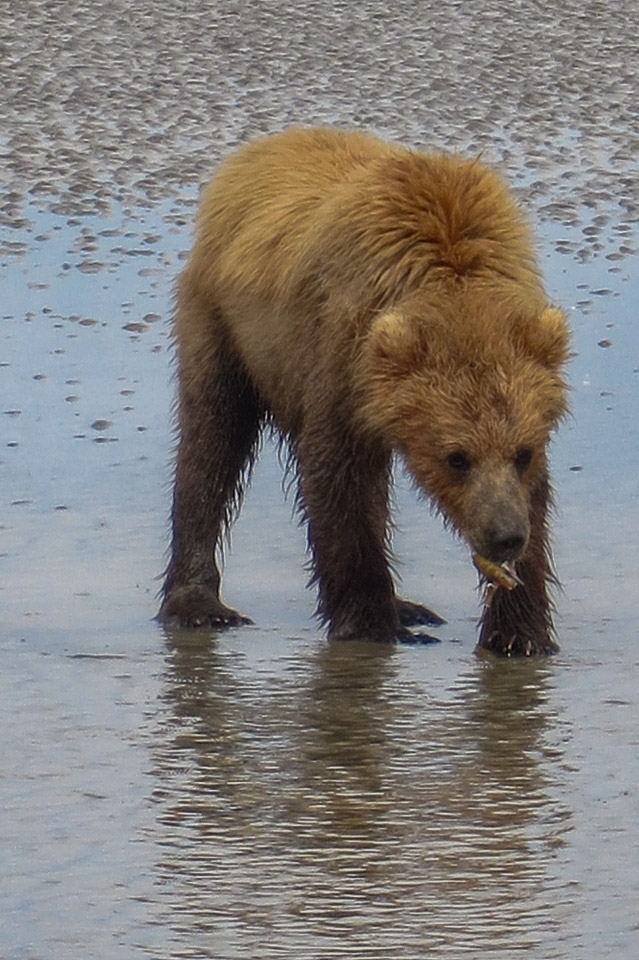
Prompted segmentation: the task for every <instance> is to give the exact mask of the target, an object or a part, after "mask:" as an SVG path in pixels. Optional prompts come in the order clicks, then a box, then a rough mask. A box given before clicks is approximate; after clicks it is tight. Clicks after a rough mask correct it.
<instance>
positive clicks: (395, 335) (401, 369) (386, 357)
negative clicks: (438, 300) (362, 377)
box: [366, 310, 425, 378]
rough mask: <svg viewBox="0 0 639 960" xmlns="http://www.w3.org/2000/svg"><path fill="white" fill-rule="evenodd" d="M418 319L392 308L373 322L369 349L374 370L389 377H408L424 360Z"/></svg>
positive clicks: (423, 348)
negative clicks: (416, 320)
mask: <svg viewBox="0 0 639 960" xmlns="http://www.w3.org/2000/svg"><path fill="white" fill-rule="evenodd" d="M419 334H420V332H419V328H418V327H417V324H416V323H415V321H414V320H413V319H412V318H411V317H409V316H407V315H406V314H405V313H403V312H402V311H401V310H389V311H388V312H387V313H384V314H382V315H381V316H380V317H377V319H376V320H374V321H373V324H372V326H371V328H370V330H369V333H368V337H367V344H366V352H367V354H368V359H369V362H370V363H371V364H372V366H373V367H374V369H375V370H376V371H378V372H380V373H382V372H383V373H384V374H385V375H386V376H387V377H398V378H399V377H407V376H409V375H410V374H411V373H413V372H414V371H415V370H417V369H418V367H420V366H421V365H422V363H423V361H424V354H425V344H424V341H423V338H422V337H420V335H419Z"/></svg>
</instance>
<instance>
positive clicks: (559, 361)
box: [527, 307, 570, 370]
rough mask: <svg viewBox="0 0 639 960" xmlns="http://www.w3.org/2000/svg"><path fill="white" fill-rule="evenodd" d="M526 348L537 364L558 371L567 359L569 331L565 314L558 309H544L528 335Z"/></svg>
mask: <svg viewBox="0 0 639 960" xmlns="http://www.w3.org/2000/svg"><path fill="white" fill-rule="evenodd" d="M527 339H528V347H529V349H530V351H531V353H532V354H533V356H534V357H535V359H536V360H538V361H539V363H541V364H542V366H544V367H546V368H547V369H549V370H558V369H559V367H561V366H563V364H564V363H565V362H566V360H567V359H568V352H569V349H570V330H569V328H568V321H567V319H566V314H565V313H564V312H563V310H559V309H558V307H546V308H545V309H544V310H542V312H541V313H540V314H539V317H538V318H537V322H536V323H535V325H534V326H533V327H532V328H531V329H530V331H529V334H528V338H527Z"/></svg>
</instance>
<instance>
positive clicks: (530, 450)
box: [359, 287, 569, 563]
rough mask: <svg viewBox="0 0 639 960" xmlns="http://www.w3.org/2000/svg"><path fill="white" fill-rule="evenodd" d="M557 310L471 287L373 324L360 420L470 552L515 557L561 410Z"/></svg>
mask: <svg viewBox="0 0 639 960" xmlns="http://www.w3.org/2000/svg"><path fill="white" fill-rule="evenodd" d="M568 349H569V332H568V326H567V322H566V317H565V315H564V314H563V313H562V311H560V310H559V309H557V308H555V307H552V306H545V307H544V306H539V307H537V308H536V309H534V310H531V309H525V308H524V306H523V305H522V303H521V302H518V301H517V300H516V299H514V300H513V298H505V297H504V298H500V297H499V296H498V295H496V294H495V293H494V292H491V291H489V290H476V289H473V288H472V287H469V288H468V289H466V290H464V291H462V292H460V293H458V294H451V295H449V296H441V295H438V296H437V297H428V296H426V295H424V294H422V295H420V296H417V297H413V298H411V299H410V300H408V301H404V302H402V303H400V304H399V305H398V306H397V307H394V308H392V309H390V310H388V311H387V312H385V313H383V314H381V315H380V316H378V317H377V318H376V319H375V320H374V321H373V322H372V324H371V326H370V328H369V330H368V332H367V334H366V336H365V339H364V343H363V347H362V353H361V364H360V368H359V373H360V378H361V379H360V391H361V394H362V397H361V416H362V418H363V421H364V424H365V427H366V429H367V430H368V431H369V432H372V433H374V434H375V435H376V436H377V437H380V438H381V439H382V440H383V442H385V443H386V444H387V445H388V446H389V447H392V448H393V449H394V450H396V451H397V452H398V453H399V454H400V455H401V457H402V458H403V460H404V462H405V464H406V466H407V468H408V470H409V472H410V474H411V476H412V478H413V480H414V482H415V484H416V485H417V487H418V489H419V490H420V491H421V492H422V493H423V494H425V495H426V496H427V497H428V498H429V499H430V500H431V502H432V504H433V505H434V506H435V507H436V508H437V509H438V510H439V511H440V512H441V514H442V515H443V517H444V519H445V520H446V521H447V522H448V523H450V524H451V525H452V527H453V528H454V529H455V530H457V531H458V533H460V534H461V535H462V537H463V538H464V539H465V540H466V541H467V542H468V544H469V545H470V547H471V549H472V550H473V551H474V552H475V553H477V554H479V555H481V556H483V557H485V558H487V559H489V560H492V561H494V562H497V563H501V562H503V561H506V560H507V561H510V560H515V559H516V558H517V557H519V556H521V555H522V554H523V553H524V551H525V549H526V546H527V544H528V539H529V535H530V506H531V497H532V494H533V491H534V489H535V487H536V485H537V484H539V483H541V482H546V481H547V464H546V447H547V444H548V440H549V437H550V434H551V432H552V430H553V429H554V428H555V427H556V426H557V424H558V422H559V421H560V420H561V418H562V417H563V416H564V415H565V413H566V411H567V400H566V394H567V388H566V385H565V383H564V381H563V379H562V367H563V365H564V363H565V362H566V360H567V357H568Z"/></svg>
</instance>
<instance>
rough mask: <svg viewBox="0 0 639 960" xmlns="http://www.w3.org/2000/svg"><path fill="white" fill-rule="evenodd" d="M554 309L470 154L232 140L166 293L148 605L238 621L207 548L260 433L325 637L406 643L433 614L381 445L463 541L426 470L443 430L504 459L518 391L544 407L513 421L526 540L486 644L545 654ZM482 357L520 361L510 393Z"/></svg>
mask: <svg viewBox="0 0 639 960" xmlns="http://www.w3.org/2000/svg"><path fill="white" fill-rule="evenodd" d="M546 306H547V305H546V298H545V295H544V292H543V289H542V287H541V283H540V280H539V276H538V273H537V269H536V265H535V261H534V257H533V254H532V249H531V244H530V239H529V235H528V231H527V228H526V225H525V224H524V222H523V220H522V218H521V215H520V214H519V212H518V210H517V208H516V206H515V205H514V203H513V202H512V200H511V198H510V197H509V195H508V193H507V191H506V189H505V188H504V187H503V185H502V184H501V182H500V181H499V180H498V178H497V177H496V176H495V175H494V174H492V173H491V172H490V171H489V170H487V169H486V168H485V167H484V166H482V165H481V164H480V163H478V162H477V161H466V160H462V159H461V158H458V157H451V156H447V155H435V156H428V155H424V154H418V153H414V152H411V151H407V150H405V149H404V148H401V147H396V146H391V145H388V144H384V143H382V142H380V141H378V140H376V139H374V138H372V137H368V136H366V135H363V134H344V133H340V132H338V131H333V130H315V131H301V130H294V131H290V132H289V133H287V134H283V135H279V136H277V137H273V138H270V139H267V140H264V141H258V142H256V143H254V144H251V145H249V146H248V147H246V148H243V149H242V150H241V151H239V152H238V154H236V155H235V157H233V158H231V159H230V161H228V162H227V163H226V164H225V165H223V166H222V168H221V170H220V172H219V173H218V175H217V176H216V178H215V179H214V180H213V181H212V183H211V185H210V186H209V188H208V190H207V191H206V192H205V194H204V196H203V200H202V204H201V208H200V214H199V218H198V224H197V236H196V242H195V245H194V248H193V251H192V254H191V258H190V260H189V263H188V265H187V266H186V268H185V270H184V272H183V274H182V275H181V277H180V280H179V284H178V295H177V308H176V313H175V319H174V326H173V334H174V340H175V348H176V356H177V363H178V383H179V396H178V431H179V445H178V452H177V464H176V477H175V487H174V502H173V514H172V524H173V538H172V553H171V560H170V563H169V567H168V570H167V574H166V579H165V583H164V588H163V603H162V607H161V611H160V617H161V618H162V619H163V620H164V621H165V622H177V623H180V624H186V625H200V624H210V625H224V624H229V623H230V624H233V623H241V622H244V621H245V618H243V617H242V615H241V614H239V613H237V611H234V610H232V609H231V608H228V607H226V606H225V605H224V604H223V603H222V601H221V599H220V570H219V554H220V548H221V544H222V540H223V537H224V533H225V531H226V530H227V529H228V525H229V523H230V522H231V520H232V518H233V516H234V513H235V511H236V509H237V508H238V507H239V504H240V501H241V496H242V490H243V486H244V480H245V478H246V476H247V472H248V471H249V470H250V466H251V463H252V462H253V459H254V457H255V455H256V451H257V444H258V439H259V435H260V430H261V429H262V427H263V426H264V424H265V423H267V424H269V425H271V426H274V427H275V428H276V429H277V430H278V431H279V433H280V435H281V436H282V437H283V438H284V439H285V442H286V444H287V445H288V447H289V449H290V451H291V456H292V458H293V461H294V463H295V466H296V471H297V476H298V481H299V487H298V505H299V509H300V511H301V512H302V515H303V516H304V518H305V519H306V520H307V522H308V539H309V546H310V550H311V557H312V566H313V581H314V582H315V583H316V584H317V588H318V595H319V602H318V612H319V615H320V617H321V619H322V621H323V622H325V623H326V624H327V625H328V627H329V635H330V636H331V637H334V638H351V637H360V638H369V639H376V640H384V641H388V640H395V639H397V638H401V637H402V636H403V635H404V636H405V635H407V633H408V631H407V626H408V625H410V624H414V623H417V622H424V621H426V620H428V615H429V611H428V609H427V608H423V607H421V605H413V606H411V605H408V604H407V603H406V602H405V601H402V600H400V599H398V598H397V597H396V595H395V588H394V583H393V578H392V574H391V566H392V557H391V551H390V537H389V531H390V517H389V502H388V500H389V485H390V480H391V462H392V454H393V451H399V453H400V454H401V455H402V456H403V457H404V459H405V460H406V463H407V464H408V466H409V469H410V470H411V472H412V474H413V477H414V479H415V481H416V483H417V485H418V486H419V487H420V489H421V490H422V492H424V493H425V494H426V495H428V496H429V497H431V498H432V499H433V500H434V502H435V504H436V505H437V506H439V508H440V510H441V511H442V513H443V515H444V516H445V518H446V519H447V520H448V521H449V522H450V524H451V525H452V527H453V528H454V529H455V530H457V531H458V532H459V533H461V534H462V535H464V536H468V535H469V534H470V533H472V530H471V528H472V523H473V518H472V516H471V514H472V510H471V511H469V510H467V509H466V507H465V504H464V494H463V491H459V490H455V489H453V488H454V484H452V483H450V482H449V481H448V479H447V477H446V476H445V475H443V474H442V475H441V476H440V475H439V474H438V473H437V470H438V467H437V464H438V463H439V461H440V460H441V457H440V456H439V448H438V446H437V445H438V443H440V439H439V435H440V434H441V432H442V430H444V431H445V430H448V431H449V433H451V435H453V438H455V437H457V436H458V435H459V434H460V432H461V433H463V434H465V435H468V442H469V443H471V444H472V442H477V443H478V445H479V447H480V448H481V447H482V445H484V446H485V444H486V443H487V442H490V443H491V444H492V447H491V448H490V449H494V451H495V456H502V454H503V456H510V448H509V450H508V452H506V451H503V450H502V449H501V448H502V447H504V446H506V445H507V444H509V443H511V438H510V436H507V435H506V434H505V433H504V429H503V428H502V427H503V423H502V421H503V419H504V411H503V410H502V409H501V407H502V406H503V405H504V404H508V403H512V404H513V405H514V406H515V407H516V408H517V410H518V411H520V410H524V411H526V408H527V406H532V407H534V408H535V409H531V411H530V415H528V413H526V417H525V418H524V419H526V421H527V422H526V424H524V425H522V426H521V431H522V435H523V434H524V433H525V435H526V436H527V437H531V438H533V437H534V442H535V444H536V447H537V450H536V457H535V466H534V470H532V468H531V472H530V474H529V477H528V479H527V481H526V486H525V496H526V497H527V498H529V503H530V529H531V534H530V543H529V546H528V549H527V551H526V553H525V555H524V557H522V559H521V560H520V561H519V566H518V569H519V572H520V576H521V577H522V579H523V580H524V587H522V588H517V590H515V591H513V593H512V594H505V593H503V594H502V595H499V594H497V595H496V596H495V598H494V601H493V603H492V605H491V607H490V608H489V609H488V610H487V611H486V612H485V614H484V617H483V621H482V627H481V632H480V643H481V644H482V645H483V646H486V647H489V648H490V649H491V650H493V651H495V652H499V653H536V652H547V651H548V650H550V649H551V648H552V641H551V639H550V626H551V622H550V614H549V604H548V596H547V589H546V584H547V582H548V581H549V579H550V578H551V572H550V554H549V545H548V533H547V509H548V502H549V498H548V495H547V474H546V467H545V444H546V442H547V437H548V433H549V431H550V429H552V427H553V426H554V425H555V423H556V422H557V420H558V419H559V418H560V416H561V415H562V413H563V410H564V408H565V400H564V392H565V391H564V389H563V384H562V383H561V381H560V377H559V374H558V373H557V370H558V369H559V367H560V365H561V363H562V362H563V360H564V359H565V353H566V349H567V339H566V336H567V335H566V334H565V331H564V326H563V318H562V317H561V316H560V315H559V311H554V313H552V312H548V311H547V312H546V314H545V320H544V321H542V320H540V317H542V316H544V310H545V309H546ZM459 318H462V319H461V320H460V319H459ZM475 352H477V357H475ZM476 359H477V363H480V362H481V363H483V364H484V367H483V368H482V369H485V370H487V371H488V377H489V378H491V379H495V371H497V370H502V368H504V369H505V370H506V380H507V379H508V377H509V373H508V371H511V372H513V376H515V377H516V378H518V379H520V380H523V384H522V386H521V389H518V392H517V393H516V395H515V394H513V395H512V396H511V395H510V394H509V393H508V390H507V389H505V388H504V391H502V392H503V397H502V393H500V390H501V386H500V387H499V388H498V389H497V388H495V390H493V391H492V392H491V391H490V390H488V389H486V388H485V385H483V382H482V384H479V385H478V384H477V383H475V379H476V378H475V379H473V376H471V375H470V374H469V373H468V370H470V369H471V368H473V369H474V365H475V366H476ZM456 365H457V366H456ZM500 376H501V374H500ZM455 377H458V378H459V383H460V384H461V385H462V387H463V389H467V390H468V392H469V396H471V398H472V400H473V403H475V402H477V398H480V399H479V402H480V403H481V404H482V405H483V406H485V407H486V408H487V409H486V416H485V418H484V421H482V423H480V424H478V423H477V418H476V417H475V416H473V415H471V416H468V415H467V414H466V413H465V412H464V410H463V409H462V406H461V400H460V399H459V397H456V396H455V393H454V391H455V389H456V388H455V382H454V381H455ZM464 377H465V378H466V379H465V380H464ZM451 378H452V379H451ZM464 383H465V384H466V386H465V387H464ZM463 389H462V394H463ZM475 393H476V394H477V397H475ZM462 399H463V397H462ZM493 408H495V409H493ZM540 411H541V412H540ZM542 414H543V415H542ZM406 425H408V426H406ZM435 427H436V428H437V429H436V430H435V432H434V433H433V432H432V430H433V429H434V428H435ZM404 428H405V429H404ZM482 429H483V431H484V434H485V436H484V435H482ZM402 431H403V432H402ZM429 431H430V433H429ZM438 431H439V432H438ZM431 433H432V436H431ZM475 434H477V436H475ZM426 438H427V439H426ZM486 438H488V440H487V439H486ZM512 442H513V443H514V441H512ZM425 445H426V446H427V447H428V449H426V446H425ZM422 447H423V448H424V449H422ZM436 452H437V456H438V457H439V459H436V457H435V453H436ZM484 472H486V471H484ZM502 472H503V471H502ZM487 476H488V478H489V479H490V474H489V473H488V474H487ZM527 502H528V501H527ZM518 590H520V591H521V592H520V594H519V595H517V593H518ZM513 637H514V638H515V639H514V640H513Z"/></svg>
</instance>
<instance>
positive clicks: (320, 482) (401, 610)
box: [296, 392, 443, 642]
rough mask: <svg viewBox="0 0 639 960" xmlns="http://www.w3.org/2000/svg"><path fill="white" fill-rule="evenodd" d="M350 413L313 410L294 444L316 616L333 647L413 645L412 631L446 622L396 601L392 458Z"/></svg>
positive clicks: (334, 409) (421, 608)
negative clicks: (336, 643) (348, 643)
mask: <svg viewBox="0 0 639 960" xmlns="http://www.w3.org/2000/svg"><path fill="white" fill-rule="evenodd" d="M324 397H326V393H325V392H324ZM347 408H348V403H347V402H345V403H343V404H340V403H339V402H338V403H335V404H331V406H330V409H326V408H322V409H321V410H320V411H319V412H315V411H317V407H310V408H309V410H311V411H313V413H312V414H311V415H310V416H309V418H307V421H306V423H305V425H304V428H303V430H302V433H301V436H300V438H299V441H298V443H297V444H296V455H297V459H298V472H299V477H300V487H299V506H300V509H301V512H302V513H303V515H304V517H305V518H306V520H307V521H308V541H309V547H310V550H311V557H312V566H313V576H312V581H311V582H312V583H315V584H317V587H318V615H319V617H320V619H321V620H322V622H323V623H325V624H326V625H327V626H328V635H329V639H334V640H348V639H359V640H374V641H386V642H389V641H390V642H395V641H400V642H401V641H402V640H407V641H411V640H414V635H413V634H412V633H411V632H410V631H409V630H408V626H409V625H417V624H427V623H428V624H431V625H434V624H439V623H441V622H443V621H442V620H441V618H439V617H437V615H436V614H434V613H433V612H432V611H430V610H429V609H428V608H427V607H424V606H422V605H421V604H416V603H411V602H410V601H404V600H401V599H399V598H397V597H396V596H395V588H394V583H393V578H392V575H391V570H390V567H391V557H390V546H389V527H390V523H389V505H388V494H389V484H390V479H391V463H392V461H391V455H390V453H389V452H388V451H386V450H384V449H382V448H380V447H379V446H377V445H376V444H374V443H371V442H367V441H365V440H363V439H362V438H361V437H358V436H356V435H355V433H354V432H353V431H352V430H351V429H350V425H349V421H348V417H347V416H345V415H344V410H345V409H347ZM424 639H426V638H424ZM431 639H432V638H431Z"/></svg>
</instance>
